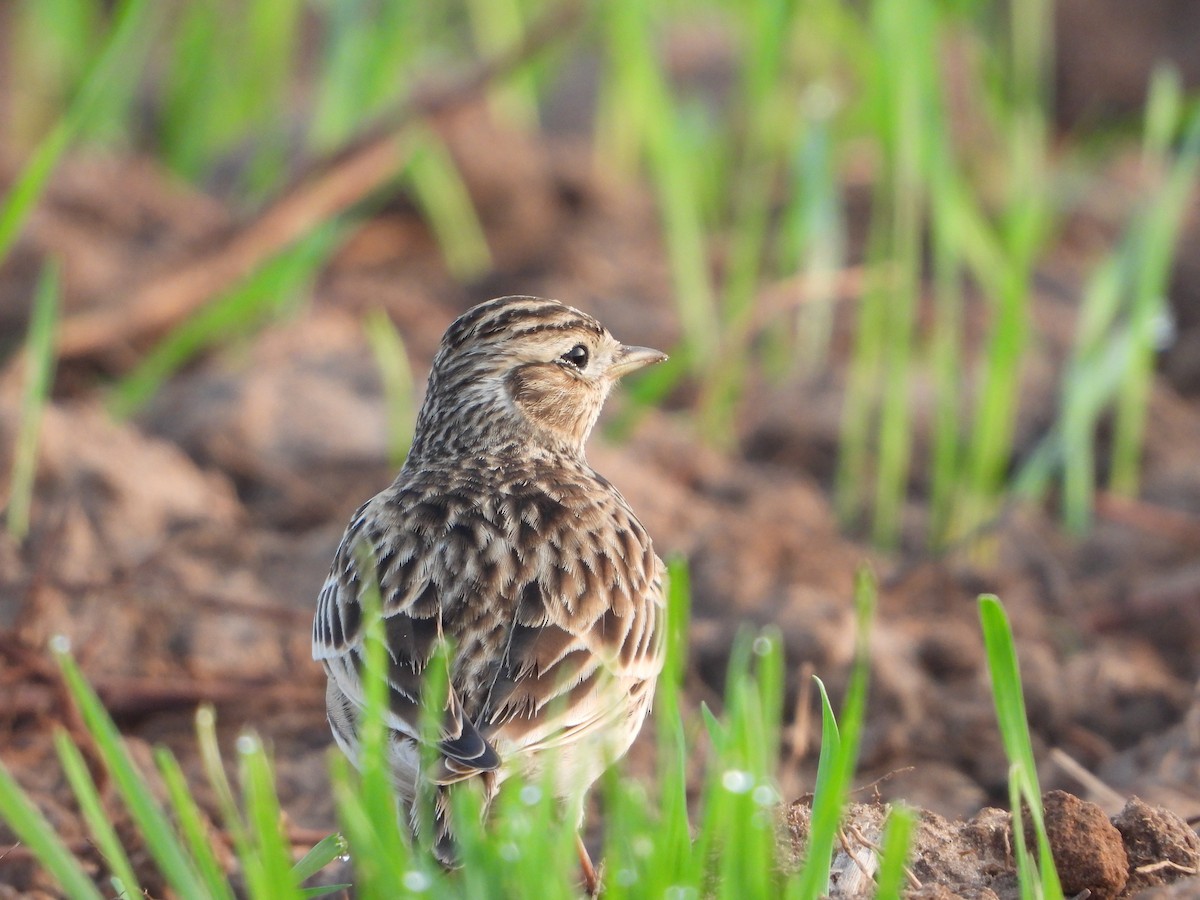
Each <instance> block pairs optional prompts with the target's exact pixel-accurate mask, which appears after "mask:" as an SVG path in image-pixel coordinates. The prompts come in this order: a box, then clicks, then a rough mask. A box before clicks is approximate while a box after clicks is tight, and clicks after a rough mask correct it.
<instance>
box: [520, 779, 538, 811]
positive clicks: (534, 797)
mask: <svg viewBox="0 0 1200 900" xmlns="http://www.w3.org/2000/svg"><path fill="white" fill-rule="evenodd" d="M520 797H521V802H522V803H524V804H525V805H526V806H534V805H536V804H537V803H539V802H540V801H541V799H542V789H541V788H540V787H538V786H537V785H536V784H527V785H525V786H524V787H523V788H521V794H520Z"/></svg>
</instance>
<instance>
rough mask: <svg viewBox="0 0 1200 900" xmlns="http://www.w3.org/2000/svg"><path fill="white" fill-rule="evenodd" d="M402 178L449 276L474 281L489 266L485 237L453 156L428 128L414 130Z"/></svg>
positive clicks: (490, 262) (489, 259) (490, 260)
mask: <svg viewBox="0 0 1200 900" xmlns="http://www.w3.org/2000/svg"><path fill="white" fill-rule="evenodd" d="M405 178H406V179H407V181H408V183H409V184H410V185H411V187H412V190H413V193H414V194H415V196H416V200H417V203H418V204H419V205H420V207H421V210H422V211H423V212H424V213H425V215H426V217H427V218H428V219H429V224H430V226H431V227H432V228H433V232H434V234H435V235H436V236H437V240H438V246H439V247H441V250H442V256H443V257H444V258H445V260H446V266H447V268H449V269H450V272H451V274H453V275H454V276H455V277H456V278H459V279H460V280H463V281H469V280H471V279H473V278H478V277H479V276H480V275H482V274H483V273H484V272H486V271H487V270H488V268H489V267H490V266H491V264H492V253H491V250H489V249H488V243H487V236H486V235H485V234H484V231H483V226H482V225H481V224H480V222H479V216H478V215H477V214H476V212H475V205H474V203H473V202H472V200H471V195H470V192H469V191H468V190H467V186H466V185H465V184H464V183H463V180H462V176H461V175H459V172H458V167H457V166H456V165H455V163H454V159H453V157H451V155H450V152H449V151H448V150H447V149H446V146H445V144H443V143H442V141H441V139H440V138H438V136H437V135H436V134H435V133H434V132H433V131H432V130H430V129H427V128H426V129H414V131H413V132H412V150H411V152H410V154H409V159H408V165H407V166H406V167H405Z"/></svg>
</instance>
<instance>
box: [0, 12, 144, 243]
mask: <svg viewBox="0 0 1200 900" xmlns="http://www.w3.org/2000/svg"><path fill="white" fill-rule="evenodd" d="M152 6H153V4H151V3H150V2H149V0H125V2H124V3H123V4H122V5H121V6H120V8H119V9H118V10H117V12H116V14H115V16H114V19H113V21H114V24H113V28H112V31H111V32H110V34H109V38H108V43H107V44H106V45H105V47H104V49H103V50H102V51H101V52H100V54H99V55H98V56H97V57H96V59H95V61H94V62H93V63H92V66H91V68H90V69H89V70H88V72H87V74H86V75H85V76H84V78H83V80H82V86H81V87H80V89H79V92H78V93H77V94H76V95H75V99H74V100H73V101H72V102H71V106H70V107H69V108H68V110H67V112H66V114H65V115H64V116H63V118H62V119H61V120H60V121H59V123H58V124H57V125H56V126H55V127H54V128H53V129H52V130H51V131H50V133H49V134H47V135H46V137H45V138H44V139H43V140H42V142H41V143H40V144H39V145H38V148H37V149H36V150H35V151H34V154H33V157H32V158H31V160H30V161H29V163H28V164H26V166H25V168H24V170H23V171H22V172H21V174H20V175H19V176H18V178H17V180H16V183H15V184H14V185H13V186H12V188H11V189H10V190H9V193H8V196H7V197H5V198H4V200H3V202H0V261H3V260H4V258H5V257H6V256H8V251H9V250H10V249H11V248H12V245H13V242H14V241H15V240H16V239H17V235H18V234H20V231H21V227H22V226H23V225H24V224H25V220H26V219H27V218H28V216H29V213H30V212H31V211H32V210H33V207H34V205H35V204H36V203H37V201H38V198H39V197H41V195H42V191H43V190H44V189H45V187H46V182H47V181H48V180H49V178H50V175H51V173H52V172H53V171H54V168H55V166H57V165H58V161H59V158H60V157H61V156H62V154H63V153H64V152H65V151H66V149H67V147H69V146H70V145H71V143H72V142H73V141H74V140H75V138H76V137H77V136H78V134H79V133H80V131H81V130H83V129H84V128H86V126H87V124H88V123H89V121H90V120H91V117H92V116H93V115H94V114H95V113H96V110H97V108H98V107H100V106H102V104H103V101H104V99H105V94H106V92H107V91H110V90H112V89H113V88H114V85H115V84H117V83H118V82H119V78H118V75H119V73H120V71H121V70H122V68H123V67H125V66H127V65H129V61H130V59H133V58H136V52H135V48H136V47H137V45H138V42H143V43H148V36H147V35H146V34H145V23H146V20H147V16H148V13H149V10H150V9H151V8H152Z"/></svg>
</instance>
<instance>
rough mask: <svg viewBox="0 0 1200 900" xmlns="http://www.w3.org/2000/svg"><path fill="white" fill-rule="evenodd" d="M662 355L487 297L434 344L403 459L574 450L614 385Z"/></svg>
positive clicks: (564, 309) (573, 318)
mask: <svg viewBox="0 0 1200 900" xmlns="http://www.w3.org/2000/svg"><path fill="white" fill-rule="evenodd" d="M666 358H667V356H666V354H665V353H662V352H661V351H659V350H652V349H649V348H647V347H631V346H627V345H625V344H622V343H621V342H620V341H618V340H617V339H616V338H614V337H613V336H612V335H611V334H609V333H608V330H607V329H606V328H605V327H604V326H603V325H601V324H600V323H599V322H597V321H596V320H595V319H594V318H592V317H591V316H589V315H587V314H586V313H582V312H580V311H579V310H577V309H572V308H571V307H569V306H565V305H564V304H562V303H559V302H558V301H557V300H543V299H540V298H537V297H500V298H498V299H496V300H489V301H488V302H486V303H481V304H479V305H478V306H475V307H472V308H471V309H469V310H467V312H465V313H463V314H462V315H461V316H459V317H458V318H457V319H456V320H455V321H454V322H453V323H452V324H451V325H450V327H449V328H448V329H447V330H446V334H445V335H444V336H443V337H442V343H441V347H440V348H439V350H438V353H437V356H436V357H435V358H434V361H433V371H432V372H431V373H430V375H429V387H428V390H427V391H426V395H425V402H424V405H423V406H422V407H421V413H420V416H419V417H418V419H417V427H416V434H415V436H414V442H413V450H412V452H413V453H414V454H418V455H425V456H429V455H431V454H442V455H449V454H457V453H463V452H468V453H471V452H478V451H479V450H480V449H486V445H487V444H488V443H489V442H490V443H491V444H493V445H494V446H496V447H499V446H502V445H504V444H507V443H510V442H512V441H513V440H516V441H519V442H522V443H528V444H532V445H533V446H534V447H543V448H546V449H549V450H566V451H568V452H578V453H582V451H583V444H584V442H585V441H586V440H587V437H588V435H589V434H590V433H591V430H592V427H593V426H594V425H595V424H596V418H597V417H598V416H599V415H600V408H601V407H602V406H603V405H604V400H605V398H607V397H608V393H609V391H610V390H611V389H612V386H613V385H614V384H615V383H616V382H617V380H618V379H619V378H620V377H621V376H623V375H626V374H628V373H630V372H633V371H636V370H637V369H640V368H643V367H644V366H648V365H651V364H652V363H656V362H661V361H662V360H664V359H666ZM481 444H482V445H484V446H483V447H481V446H480V445H481Z"/></svg>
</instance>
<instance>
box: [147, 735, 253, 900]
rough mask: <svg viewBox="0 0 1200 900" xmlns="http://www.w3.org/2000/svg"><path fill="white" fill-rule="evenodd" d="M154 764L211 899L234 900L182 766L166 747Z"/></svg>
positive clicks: (161, 750)
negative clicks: (180, 766)
mask: <svg viewBox="0 0 1200 900" xmlns="http://www.w3.org/2000/svg"><path fill="white" fill-rule="evenodd" d="M154 761H155V763H156V764H157V765H158V772H159V774H160V775H161V776H162V780H163V784H164V785H166V788H167V797H168V798H169V799H170V801H171V809H172V811H173V812H174V814H175V821H176V822H178V823H179V830H180V832H181V833H182V835H183V839H184V840H185V841H187V846H188V850H189V852H190V853H191V855H192V859H193V860H195V862H196V869H197V871H198V872H199V873H200V877H201V878H202V879H204V885H205V888H206V889H207V890H208V894H209V896H210V897H212V898H214V900H234V892H233V888H231V887H230V885H229V880H228V879H227V878H226V876H225V871H224V869H222V868H221V864H220V863H219V862H217V857H216V855H215V854H214V853H213V845H212V835H211V834H210V832H209V828H208V826H207V825H206V824H205V820H204V817H203V816H202V815H201V813H200V808H199V807H198V806H197V805H196V801H195V799H194V798H193V797H192V794H191V789H190V788H189V787H188V783H187V779H186V778H185V777H184V775H183V770H182V769H180V768H179V762H178V761H177V760H176V759H175V757H174V756H173V755H171V751H169V750H168V749H167V748H165V747H156V748H155V750H154Z"/></svg>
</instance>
